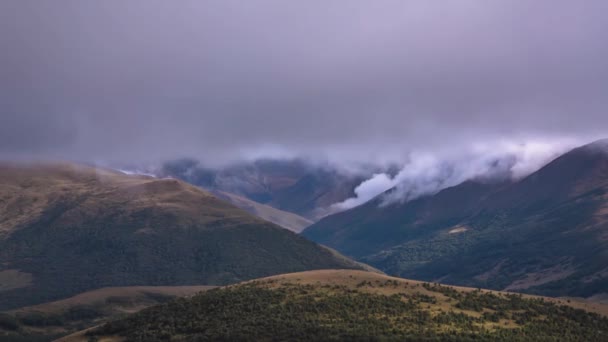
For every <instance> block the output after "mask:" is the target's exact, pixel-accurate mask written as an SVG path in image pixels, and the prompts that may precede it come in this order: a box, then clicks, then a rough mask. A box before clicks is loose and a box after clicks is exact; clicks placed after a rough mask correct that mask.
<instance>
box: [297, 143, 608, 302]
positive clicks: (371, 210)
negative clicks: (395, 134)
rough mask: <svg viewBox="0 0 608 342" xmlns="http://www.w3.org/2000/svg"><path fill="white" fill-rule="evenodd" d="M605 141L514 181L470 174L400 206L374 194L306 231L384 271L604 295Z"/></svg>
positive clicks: (607, 244)
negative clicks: (462, 180)
mask: <svg viewBox="0 0 608 342" xmlns="http://www.w3.org/2000/svg"><path fill="white" fill-rule="evenodd" d="M607 151H608V142H607V141H599V142H596V143H593V144H590V145H586V146H583V147H580V148H577V149H574V150H572V151H570V152H568V153H566V154H564V155H563V156H561V157H559V158H557V159H556V160H554V161H553V162H551V163H549V164H548V165H547V166H545V167H544V168H542V169H540V170H539V171H537V172H535V173H533V174H532V175H530V176H528V177H526V178H524V179H522V180H520V181H517V182H499V183H487V182H485V183H484V182H481V181H477V180H472V181H468V182H465V183H463V184H460V185H458V186H455V187H452V188H449V189H445V190H443V191H441V192H439V193H437V194H435V195H432V196H426V197H423V198H419V199H416V200H413V201H410V202H407V203H394V204H392V205H388V206H381V205H380V201H381V198H377V199H375V200H373V201H371V202H368V203H366V204H365V205H363V206H360V207H357V208H354V209H352V210H349V211H346V212H343V213H339V214H336V215H332V216H330V217H327V218H325V219H323V220H321V221H320V222H318V223H316V224H315V225H313V226H311V227H309V228H308V229H306V230H305V231H304V232H303V235H304V236H307V237H309V238H311V239H312V240H314V241H317V242H319V243H322V244H326V245H328V246H330V247H332V248H335V249H336V250H338V251H340V252H342V253H345V254H346V255H349V256H352V257H355V258H357V259H358V260H361V261H363V262H367V263H369V264H371V265H372V266H375V267H377V268H379V269H381V270H382V271H385V272H387V273H389V274H394V275H399V276H403V277H408V278H414V279H422V280H427V281H440V282H444V283H449V284H457V285H464V286H474V287H485V288H490V289H497V290H503V289H504V290H514V291H523V292H529V293H536V294H543V295H551V296H577V297H598V296H602V295H605V294H606V292H608V290H607V289H608V268H607V267H606V265H608V152H607Z"/></svg>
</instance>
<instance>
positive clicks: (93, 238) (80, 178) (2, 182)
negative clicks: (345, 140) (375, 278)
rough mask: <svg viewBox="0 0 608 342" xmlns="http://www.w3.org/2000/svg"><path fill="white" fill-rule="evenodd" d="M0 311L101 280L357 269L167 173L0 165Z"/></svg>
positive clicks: (121, 282)
mask: <svg viewBox="0 0 608 342" xmlns="http://www.w3.org/2000/svg"><path fill="white" fill-rule="evenodd" d="M0 218H1V219H0V310H6V309H11V308H16V307H20V306H24V305H33V304H37V303H43V302H48V301H51V300H57V299H61V298H65V297H68V296H72V295H75V294H77V293H81V292H84V291H89V290H92V289H96V288H101V287H116V286H175V285H223V284H229V283H235V282H239V281H242V280H246V279H253V278H257V277H261V276H269V275H273V274H280V273H285V272H293V271H303V270H310V269H324V268H360V266H359V265H357V264H355V263H354V262H352V261H349V260H348V259H346V258H343V257H338V256H336V255H335V253H334V252H332V251H330V250H328V249H326V248H324V247H321V246H319V245H317V244H315V243H313V242H310V241H308V240H306V239H305V238H303V237H300V236H298V235H296V234H294V233H293V232H290V231H288V230H286V229H283V228H280V227H278V226H276V225H274V224H272V223H269V222H266V221H263V220H260V219H258V218H256V217H254V216H252V215H251V214H249V213H247V212H245V211H243V210H241V209H238V208H236V207H234V206H233V205H231V204H229V203H226V202H224V201H222V200H219V199H218V198H217V197H215V196H213V195H212V194H210V193H208V192H205V191H203V190H201V189H199V188H197V187H195V186H191V185H189V184H186V183H184V182H181V181H178V180H174V179H156V178H151V177H145V176H128V175H125V174H122V173H120V172H114V171H111V170H104V169H99V168H92V167H87V166H82V165H75V164H36V165H29V166H26V165H14V164H4V165H2V166H0Z"/></svg>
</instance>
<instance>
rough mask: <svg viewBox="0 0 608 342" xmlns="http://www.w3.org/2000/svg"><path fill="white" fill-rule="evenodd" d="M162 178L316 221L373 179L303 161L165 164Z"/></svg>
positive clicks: (182, 162)
mask: <svg viewBox="0 0 608 342" xmlns="http://www.w3.org/2000/svg"><path fill="white" fill-rule="evenodd" d="M161 175H164V176H171V177H175V178H178V179H182V180H184V181H186V182H189V183H191V184H194V185H197V186H200V187H203V188H205V189H209V190H212V191H222V192H227V193H231V194H235V195H238V196H241V197H246V198H248V199H250V200H253V201H255V202H258V203H262V204H266V205H268V206H271V207H274V208H277V209H280V210H283V211H288V212H291V213H295V214H297V215H300V216H303V217H306V218H307V219H309V220H313V221H314V220H317V219H319V218H320V217H321V216H323V215H325V214H326V213H327V209H328V208H329V207H330V206H331V205H332V204H334V203H338V202H342V201H344V200H345V199H347V198H350V197H352V196H354V189H355V188H356V187H357V186H358V185H359V184H360V183H361V182H362V181H363V180H365V179H366V178H368V177H369V176H370V175H371V169H370V172H369V174H367V173H362V174H358V175H353V174H348V173H344V172H339V171H337V170H335V169H332V168H330V167H320V166H316V165H313V164H310V163H307V162H305V161H303V160H299V159H295V160H257V161H254V162H251V163H239V164H235V165H231V166H228V167H224V168H220V169H214V168H206V167H204V166H203V165H200V164H199V163H198V162H196V161H194V160H190V159H182V160H176V161H172V162H168V163H166V164H165V165H164V166H163V168H162V170H161Z"/></svg>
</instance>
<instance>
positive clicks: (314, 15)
mask: <svg viewBox="0 0 608 342" xmlns="http://www.w3.org/2000/svg"><path fill="white" fill-rule="evenodd" d="M606 13H608V2H607V1H605V0H585V1H572V0H569V1H562V0H536V1H527V0H504V1H501V0H477V1H470V0H459V1H439V0H437V1H433V0H421V1H405V0H396V1H383V0H373V1H371V0H368V1H358V0H341V1H332V0H322V1H313V0H307V1H282V0H277V1H260V0H252V1H230V0H221V1H212V0H209V1H200V0H192V1H188V0H181V1H155V0H141V1H135V0H106V1H86V0H73V1H67V0H53V1H50V0H49V1H45V0H40V1H28V0H2V1H0V50H1V51H0V52H1V53H0V156H2V157H4V158H11V157H18V156H28V157H44V158H68V159H77V160H85V161H119V162H120V161H129V162H133V161H136V162H137V161H142V162H147V161H154V160H164V159H171V158H175V157H183V156H190V157H196V158H201V159H203V160H206V161H207V162H209V163H221V162H225V161H228V160H232V159H238V158H241V157H243V156H246V157H251V156H260V155H262V156H263V155H271V156H277V155H279V156H280V155H293V154H298V155H307V156H312V157H318V158H329V159H331V160H336V161H342V160H344V161H387V160H401V159H402V158H406V156H407V155H408V154H409V153H410V152H412V151H422V152H425V153H426V152H429V151H430V152H433V153H437V154H438V155H441V154H445V153H448V152H449V151H459V150H467V151H470V150H471V148H473V147H471V146H477V147H479V146H482V147H483V148H485V149H488V148H491V147H492V146H504V145H505V144H507V145H508V144H511V143H520V142H530V141H535V142H540V143H542V144H549V145H552V144H555V146H558V147H560V148H561V147H563V146H565V145H568V143H573V142H574V143H578V142H587V141H590V140H593V139H596V138H599V137H602V136H608V132H607V131H608V113H607V109H608V94H607V92H608V20H606ZM556 148H557V147H556ZM422 152H421V153H422Z"/></svg>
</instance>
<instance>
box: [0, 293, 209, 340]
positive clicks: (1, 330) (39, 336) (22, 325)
mask: <svg viewBox="0 0 608 342" xmlns="http://www.w3.org/2000/svg"><path fill="white" fill-rule="evenodd" d="M210 288H213V287H212V286H173V287H171V286H131V287H109V288H102V289H97V290H92V291H88V292H84V293H80V294H78V295H76V296H73V297H70V298H66V299H62V300H58V301H54V302H49V303H44V304H39V305H35V306H29V307H23V308H19V309H17V310H13V311H9V312H4V313H0V340H2V341H7V342H9V341H14V342H17V341H30V342H31V341H51V340H55V339H57V338H58V337H60V336H65V335H67V334H69V333H72V332H74V331H79V330H82V329H84V328H86V327H91V326H96V325H100V324H103V323H105V322H107V321H108V320H111V319H117V318H121V317H125V316H127V315H129V314H131V313H134V312H137V311H139V310H141V309H144V308H146V307H149V306H153V305H157V304H161V303H166V302H168V301H170V300H172V299H174V298H176V297H185V296H192V295H194V294H196V293H199V292H201V291H206V290H208V289H210Z"/></svg>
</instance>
